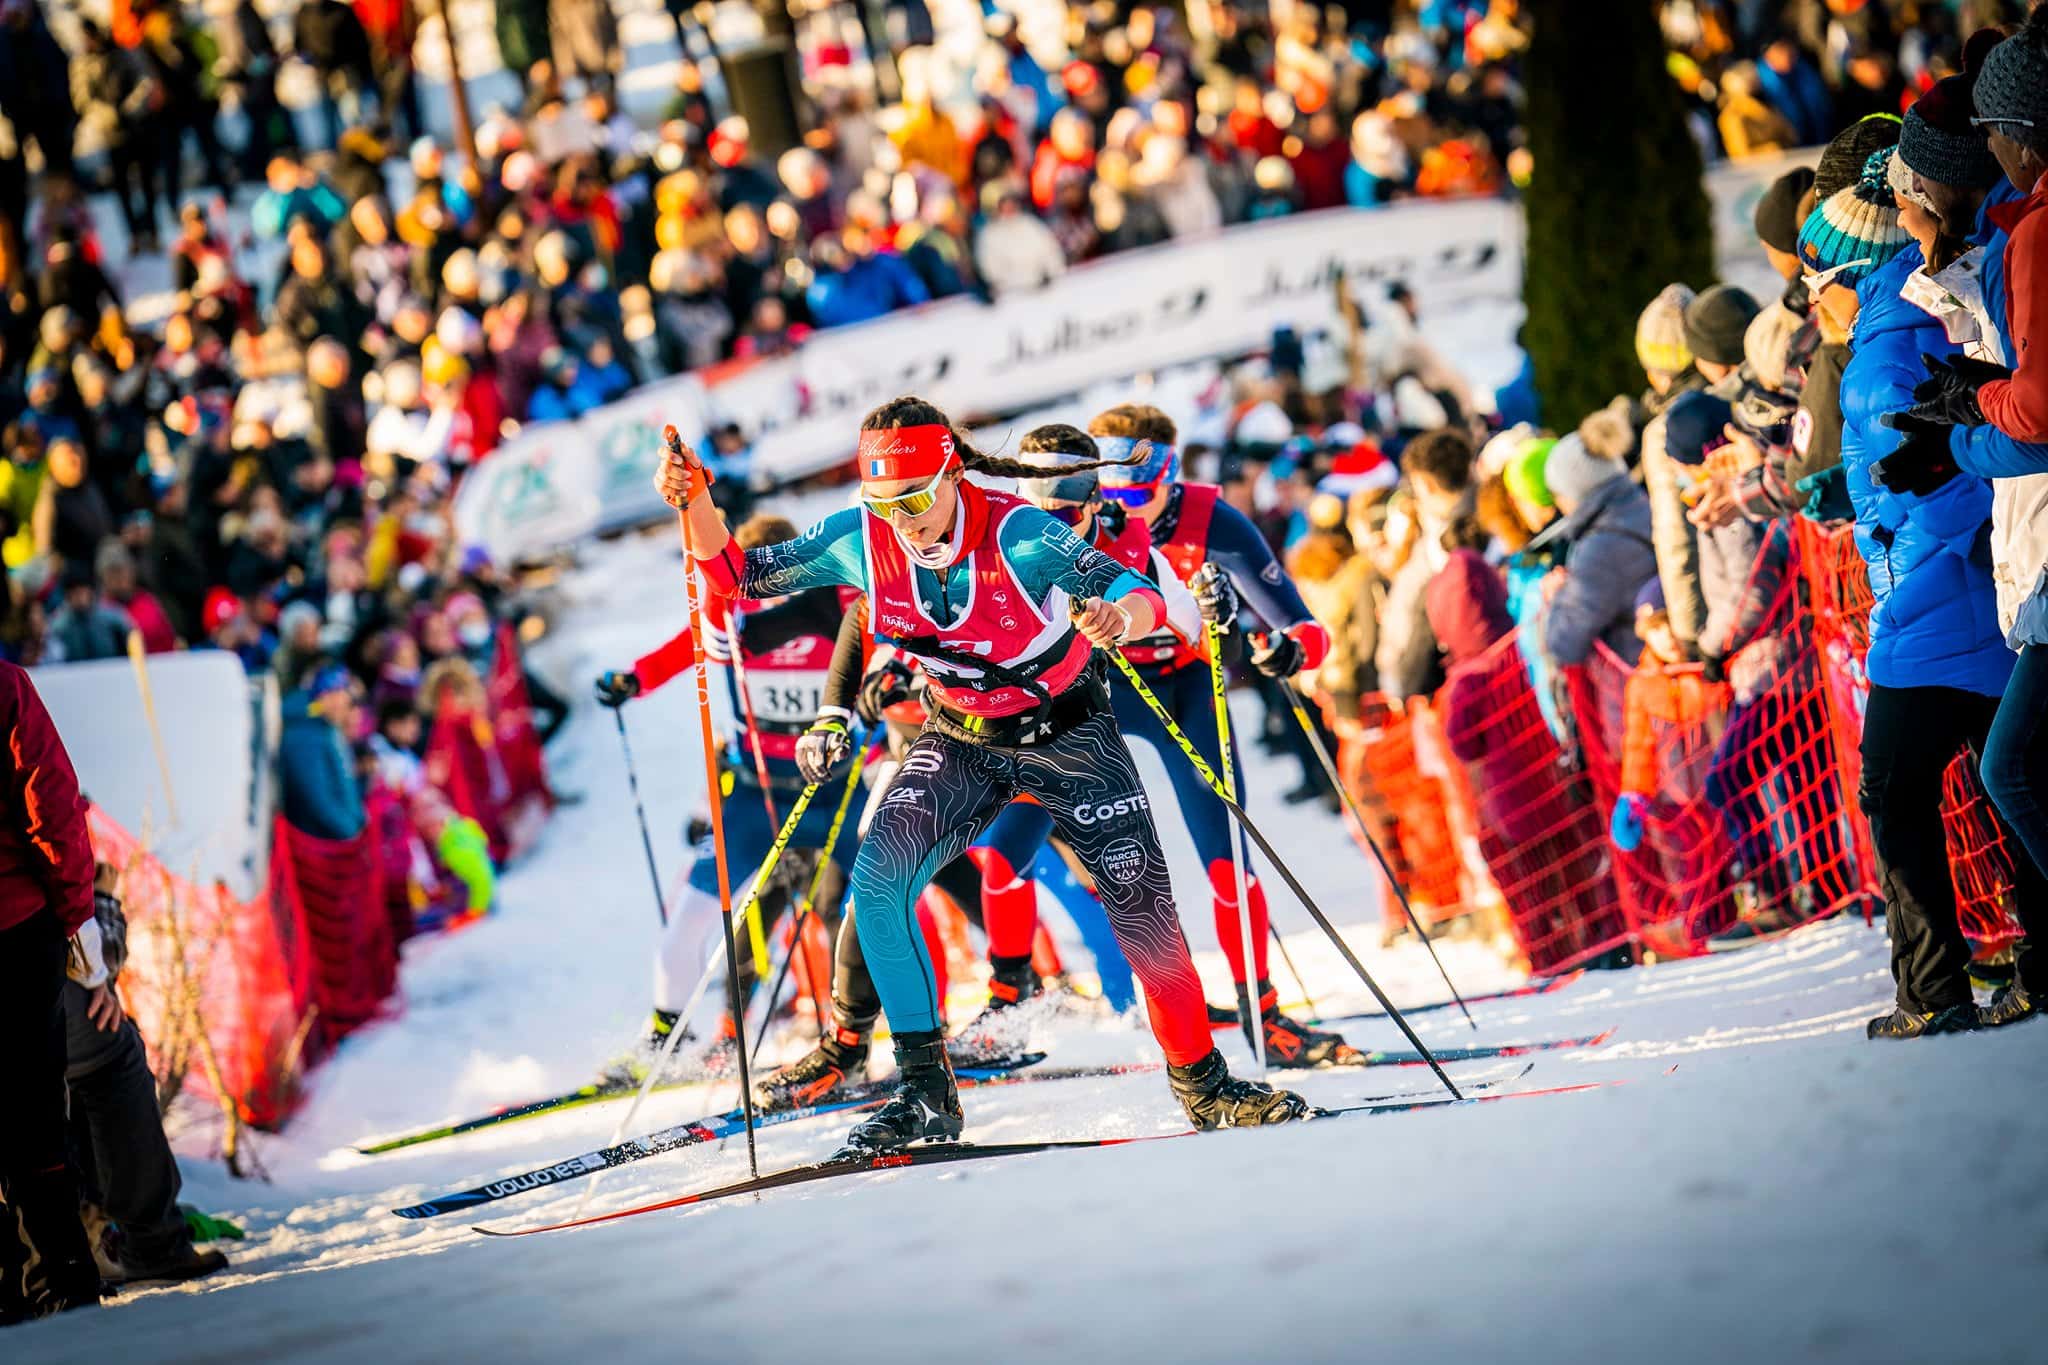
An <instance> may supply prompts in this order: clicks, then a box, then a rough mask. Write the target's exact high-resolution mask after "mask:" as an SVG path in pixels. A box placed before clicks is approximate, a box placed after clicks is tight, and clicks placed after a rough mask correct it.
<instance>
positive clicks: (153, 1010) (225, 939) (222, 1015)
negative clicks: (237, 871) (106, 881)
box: [87, 806, 313, 1127]
mask: <svg viewBox="0 0 2048 1365" xmlns="http://www.w3.org/2000/svg"><path fill="white" fill-rule="evenodd" d="M87 820H88V824H89V827H90V829H91V832H92V843H93V853H94V856H95V857H97V858H98V859H99V861H101V862H104V863H108V864H111V865H112V866H113V868H114V869H115V871H116V872H117V873H118V874H119V881H118V882H117V884H116V887H115V894H116V895H118V896H119V897H120V898H121V900H122V903H123V905H124V907H125V909H126V912H127V917H128V965H127V966H126V968H124V969H123V971H122V973H121V977H120V991H121V1001H122V1004H123V1006H124V1007H125V1008H126V1009H127V1011H128V1013H129V1014H130V1015H131V1016H133V1018H134V1019H135V1021H136V1024H137V1025H138V1026H139V1027H140V1029H141V1030H142V1036H143V1039H144V1040H145V1042H147V1043H148V1045H149V1052H150V1064H151V1067H152V1068H153V1069H154V1070H155V1071H156V1072H157V1074H158V1075H160V1076H161V1075H166V1074H168V1073H171V1072H174V1071H175V1072H178V1073H180V1074H182V1075H184V1076H186V1078H187V1084H189V1085H191V1086H192V1087H193V1088H194V1089H195V1090H197V1091H200V1092H202V1093H211V1092H212V1084H211V1081H210V1079H209V1073H210V1071H211V1070H212V1069H213V1068H214V1067H217V1068H218V1073H219V1076H220V1084H221V1088H222V1089H224V1090H226V1091H227V1092H228V1094H229V1095H230V1096H232V1097H233V1098H234V1100H235V1102H236V1104H237V1105H238V1107H239V1108H240V1110H241V1113H242V1117H243V1119H244V1120H246V1121H247V1122H249V1123H252V1124H255V1125H257V1126H259V1127H275V1126H276V1125H278V1124H279V1123H281V1122H282V1121H283V1120H284V1118H285V1116H286V1115H287V1114H288V1113H289V1112H290V1111H291V1108H292V1105H293V1103H294V1099H295V1095H294V1091H295V1089H296V1078H297V1074H298V1071H299V1069H300V1067H301V1066H302V1065H303V1063H304V1062H305V1061H306V1060H309V1058H308V1057H307V1050H308V1047H309V1046H310V1044H311V1041H312V1040H311V1039H310V1038H309V1037H308V1031H307V1026H308V1024H309V1022H310V1021H311V1018H312V1012H311V1007H312V1003H313V981H312V972H311V968H310V962H309V960H308V959H307V958H306V956H305V955H304V953H303V952H302V951H300V947H301V943H302V937H303V936H302V935H301V933H300V932H299V926H298V924H297V923H296V911H295V906H294V904H293V902H292V899H291V897H290V895H289V893H288V886H287V879H286V878H285V877H284V876H283V872H284V869H283V868H282V866H281V864H277V863H273V865H272V876H271V879H270V885H269V886H268V887H266V888H265V890H264V891H263V892H262V893H261V894H259V895H258V896H257V897H256V898H255V899H254V900H249V901H242V900H237V899H236V898H235V897H234V896H232V895H230V894H229V893H228V890H227V888H226V887H225V886H223V885H221V884H220V883H218V882H216V883H215V884H214V885H213V886H211V887H206V886H201V885H199V884H198V883H196V882H194V881H191V880H189V879H187V878H185V877H181V876H179V875H177V874H176V873H174V872H172V871H171V870H170V869H169V868H168V867H166V866H165V865H164V863H163V861H162V860H161V859H159V858H158V857H156V855H154V854H152V853H149V852H146V851H145V850H144V849H143V848H142V846H141V844H140V842H139V841H138V840H137V839H136V838H135V837H134V836H133V835H131V834H129V833H128V831H126V830H124V829H122V828H121V826H120V825H119V824H117V823H115V821H114V820H113V819H112V818H111V817H110V816H108V815H107V814H106V812H105V811H103V810H101V809H100V808H99V807H98V806H94V807H92V808H91V810H90V811H89V813H88V816H87ZM202 1034H203V1036H204V1040H203V1042H202V1039H201V1035H202ZM208 1054H210V1058H209V1056H208Z"/></svg>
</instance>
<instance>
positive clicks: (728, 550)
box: [697, 540, 747, 598]
mask: <svg viewBox="0 0 2048 1365" xmlns="http://www.w3.org/2000/svg"><path fill="white" fill-rule="evenodd" d="M697 572H698V573H700V574H702V575H703V576H704V584H705V586H706V587H708V588H710V589H711V593H712V595H713V596H714V597H726V598H732V597H738V596H739V595H740V580H741V579H742V578H743V577H745V576H746V572H747V555H746V551H744V550H742V549H740V547H739V545H738V544H737V543H735V542H734V541H732V540H727V541H726V542H725V548H724V549H723V550H720V551H719V552H718V553H717V554H716V555H715V556H713V557H712V558H710V559H700V560H698V561H697Z"/></svg>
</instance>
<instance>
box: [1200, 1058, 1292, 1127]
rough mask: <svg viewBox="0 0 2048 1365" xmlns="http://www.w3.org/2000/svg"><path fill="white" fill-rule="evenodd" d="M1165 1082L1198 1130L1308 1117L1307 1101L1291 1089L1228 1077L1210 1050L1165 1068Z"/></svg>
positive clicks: (1218, 1059)
mask: <svg viewBox="0 0 2048 1365" xmlns="http://www.w3.org/2000/svg"><path fill="white" fill-rule="evenodd" d="M1166 1080H1167V1084H1169V1085H1171V1086H1172V1087H1173V1097H1174V1098H1175V1099H1177V1100H1179V1101H1180V1107H1181V1111H1182V1112H1183V1113H1185V1114H1186V1115H1187V1116H1188V1122H1189V1123H1192V1124H1194V1125H1195V1127H1197V1128H1200V1129H1210V1128H1251V1127H1257V1126H1260V1125H1263V1124H1268V1123H1290V1122H1292V1121H1293V1120H1295V1119H1302V1118H1307V1117H1308V1114H1309V1107H1308V1101H1307V1100H1305V1099H1303V1098H1302V1097H1301V1096H1299V1095H1297V1094H1295V1093H1294V1092H1293V1091H1291V1090H1275V1089H1274V1088H1273V1087H1272V1086H1270V1085H1264V1084H1261V1083H1260V1082H1258V1081H1241V1080H1238V1079H1237V1078H1236V1077H1235V1076H1232V1075H1231V1074H1230V1068H1229V1067H1228V1066H1226V1065H1225V1064H1224V1061H1223V1054H1222V1053H1221V1052H1217V1051H1215V1050H1213V1049H1212V1050H1211V1051H1210V1053H1209V1055H1208V1056H1206V1057H1204V1058H1203V1059H1202V1060H1201V1061H1199V1062H1195V1063H1193V1064H1192V1065H1189V1066H1169V1067H1167V1068H1166Z"/></svg>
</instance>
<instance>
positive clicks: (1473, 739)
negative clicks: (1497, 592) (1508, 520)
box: [1435, 634, 1630, 972]
mask: <svg viewBox="0 0 2048 1365" xmlns="http://www.w3.org/2000/svg"><path fill="white" fill-rule="evenodd" d="M1435 713H1436V714H1437V715H1438V716H1440V717H1441V725H1442V734H1443V739H1444V742H1445V744H1446V745H1447V746H1448V748H1449V751H1450V754H1451V755H1452V756H1453V757H1454V758H1455V759H1456V760H1457V767H1456V768H1455V769H1454V770H1453V772H1452V773H1451V777H1450V780H1449V782H1448V783H1447V784H1446V787H1447V789H1448V790H1450V791H1452V792H1454V793H1455V795H1456V799H1457V807H1458V808H1460V809H1462V810H1463V811H1465V812H1469V817H1468V818H1469V821H1470V823H1471V824H1472V825H1473V826H1474V827H1475V828H1476V830H1477V836H1478V844H1479V848H1480V851H1481V853H1482V854H1483V855H1484V858H1485V861H1486V867H1487V870H1488V871H1489V872H1490V874H1491V878H1492V883H1493V885H1494V886H1496V887H1498V888H1499V890H1498V892H1497V893H1496V894H1497V895H1499V896H1500V897H1502V898H1503V899H1504V900H1505V902H1506V905H1507V911H1508V916H1509V921H1510V923H1511V924H1512V925H1513V928H1514V933H1515V938H1516V941H1517V942H1518V943H1519V944H1520V945H1521V948H1522V952H1523V955H1524V956H1525V957H1527V958H1528V960H1529V965H1530V968H1531V970H1534V971H1538V972H1554V971H1558V970H1561V969H1563V968H1567V967H1571V966H1574V965H1576V964H1578V963H1582V962H1586V961H1588V960H1590V959H1592V958H1594V957H1598V956H1600V955H1601V954H1603V953H1607V952H1611V951H1612V950H1614V949H1615V948H1617V947H1620V946H1621V945H1623V944H1624V943H1626V942H1627V941H1628V939H1629V930H1630V925H1629V921H1628V920H1627V919H1626V918H1625V917H1624V916H1623V914H1622V905H1621V901H1620V899H1619V898H1618V897H1617V895H1616V888H1615V882H1614V877H1613V861H1614V859H1613V851H1612V849H1611V848H1610V847H1609V846H1608V843H1607V840H1606V830H1605V826H1604V824H1603V822H1602V819H1601V815H1600V812H1599V810H1598V809H1597V808H1596V806H1595V802H1594V793H1593V791H1592V790H1591V788H1590V787H1589V786H1588V784H1587V783H1586V782H1585V780H1584V779H1583V777H1581V776H1579V775H1578V774H1575V773H1574V772H1573V771H1572V770H1571V768H1570V766H1569V765H1568V764H1567V762H1566V761H1565V756H1564V753H1563V751H1562V750H1561V749H1560V747H1559V745H1558V742H1557V738H1556V736H1555V735H1553V734H1552V733H1551V730H1550V727H1549V726H1548V725H1547V724H1545V722H1544V719H1543V712H1542V709H1541V708H1540V707H1539V706H1538V705H1537V701H1536V692H1535V689H1534V688H1533V687H1532V686H1531V685H1530V682H1529V670H1528V668H1527V666H1526V665H1525V664H1524V662H1523V660H1522V655H1521V650H1520V646H1519V643H1518V641H1517V639H1516V637H1515V636H1514V635H1512V634H1510V635H1508V636H1505V637H1503V638H1502V639H1500V640H1498V641H1496V642H1495V643H1494V645H1493V647H1492V648H1490V649H1488V650H1487V651H1486V653H1484V654H1482V655H1480V656H1479V657H1478V658H1477V659H1474V660H1472V661H1470V662H1469V663H1465V664H1460V665H1458V666H1457V667H1456V668H1453V669H1452V670H1451V673H1450V676H1449V678H1448V680H1447V681H1446V682H1445V683H1444V686H1443V688H1442V690H1440V691H1439V692H1438V693H1437V697H1436V705H1435ZM1454 823H1456V821H1455V819H1454Z"/></svg>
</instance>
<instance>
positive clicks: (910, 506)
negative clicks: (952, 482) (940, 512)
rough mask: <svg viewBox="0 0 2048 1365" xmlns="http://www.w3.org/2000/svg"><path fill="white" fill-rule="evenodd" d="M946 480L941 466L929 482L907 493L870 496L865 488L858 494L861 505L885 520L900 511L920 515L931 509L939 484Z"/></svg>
mask: <svg viewBox="0 0 2048 1365" xmlns="http://www.w3.org/2000/svg"><path fill="white" fill-rule="evenodd" d="M945 481H946V470H945V469H944V468H941V469H940V470H939V472H938V473H936V474H934V475H932V477H931V482H930V483H927V484H925V485H924V486H923V487H922V488H913V489H911V490H910V491H909V492H907V493H896V494H893V495H892V496H890V497H886V498H876V497H870V496H869V495H868V494H867V492H866V491H865V490H863V491H862V493H861V495H860V501H861V506H863V507H865V508H867V509H868V511H870V512H872V513H873V514H874V515H876V516H878V517H880V518H881V519H882V520H883V521H887V520H888V519H889V518H890V517H891V516H894V515H895V514H897V513H899V512H900V513H902V514H903V515H904V516H906V517H921V516H923V515H924V514H925V513H927V512H929V511H931V510H932V506H933V505H934V504H935V503H937V502H938V500H939V485H940V484H942V483H944V482H945Z"/></svg>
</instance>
